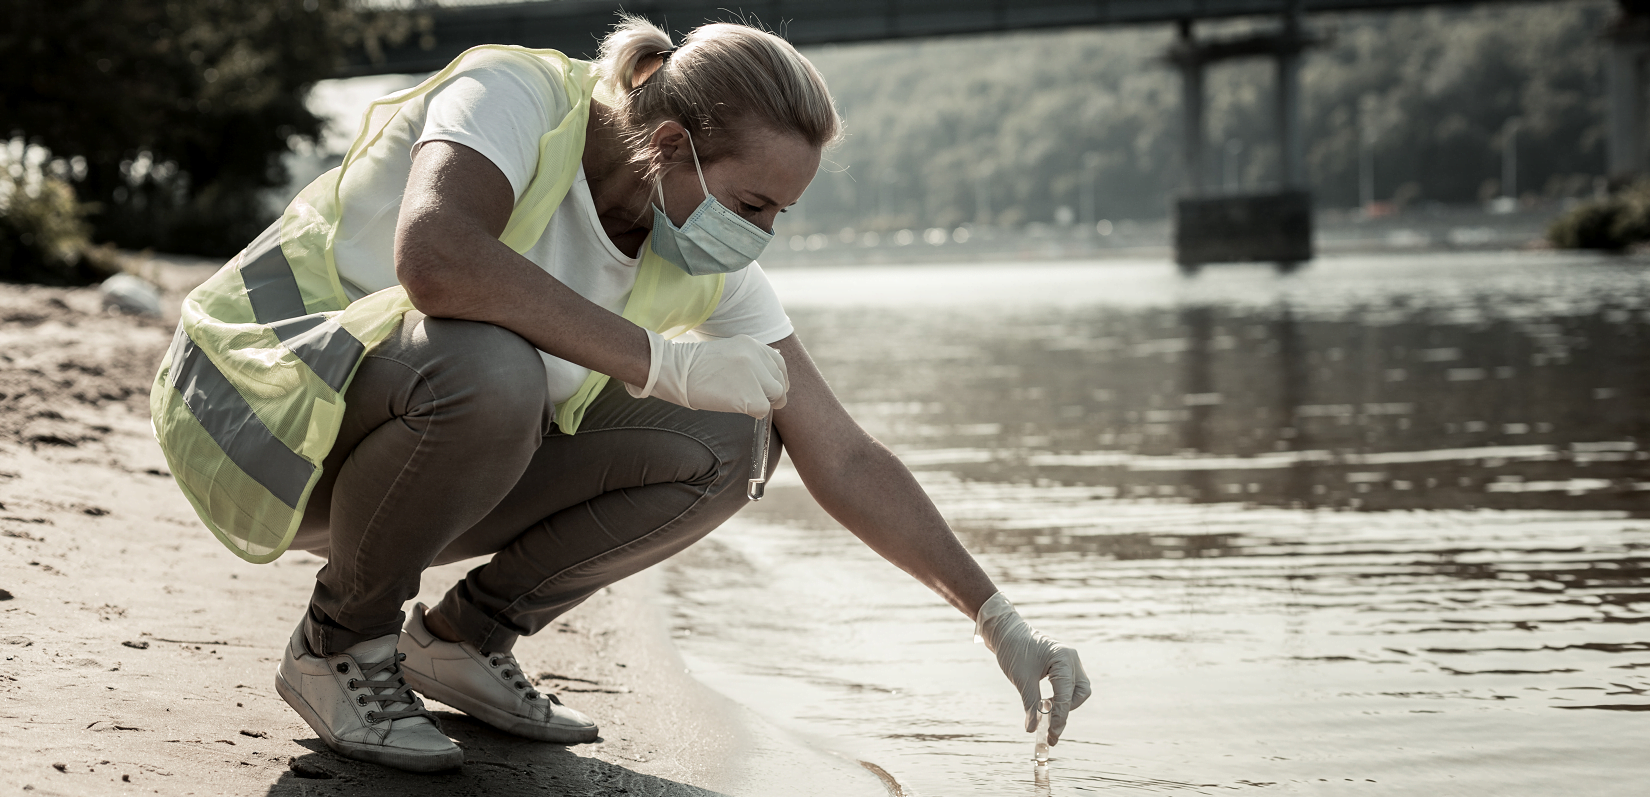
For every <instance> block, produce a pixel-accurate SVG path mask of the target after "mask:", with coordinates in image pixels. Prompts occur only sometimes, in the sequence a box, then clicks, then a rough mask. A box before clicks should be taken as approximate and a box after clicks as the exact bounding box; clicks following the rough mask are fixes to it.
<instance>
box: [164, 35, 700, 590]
mask: <svg viewBox="0 0 1650 797" xmlns="http://www.w3.org/2000/svg"><path fill="white" fill-rule="evenodd" d="M498 58H504V59H509V60H511V61H512V62H514V63H515V64H516V65H517V66H519V67H520V71H521V72H523V73H524V77H526V78H527V79H531V80H536V81H538V82H539V83H540V86H539V88H540V90H542V91H544V92H547V93H559V94H562V95H564V96H566V97H567V98H568V99H569V101H570V104H571V105H572V110H571V111H569V112H568V114H567V116H566V117H565V118H563V119H562V120H561V122H560V123H559V124H558V125H557V126H556V127H555V128H554V129H552V130H547V131H545V132H544V133H543V135H542V136H541V137H540V139H539V159H538V167H537V171H536V172H535V174H534V176H533V179H532V180H531V181H530V182H529V183H528V186H527V190H526V191H525V192H524V193H523V194H522V197H521V199H520V200H519V201H518V202H517V203H516V206H515V209H514V211H513V212H512V213H511V215H510V220H509V222H508V223H507V224H506V225H505V228H504V233H503V234H502V235H500V236H499V239H500V240H501V241H503V242H504V243H505V244H507V245H508V246H509V247H510V248H511V249H514V250H515V251H517V252H526V251H527V250H528V249H529V248H530V247H532V246H533V244H535V243H536V242H537V241H538V239H539V237H540V235H542V234H543V232H544V229H545V225H546V224H548V223H549V221H550V216H551V214H553V213H554V212H555V210H556V208H557V207H558V206H560V205H561V202H562V200H563V199H564V198H565V197H566V196H567V192H568V190H569V189H571V187H572V185H573V180H574V178H575V177H576V176H577V174H578V168H579V161H580V158H581V157H582V155H583V153H584V137H585V125H586V123H587V122H588V120H589V116H590V102H591V99H592V97H593V96H595V94H596V92H597V85H596V76H595V74H594V68H593V65H592V64H590V63H588V62H584V61H577V60H573V59H570V58H568V57H566V56H565V55H562V54H561V53H559V52H556V51H554V50H529V49H526V48H522V47H515V46H505V45H484V46H481V47H475V48H472V49H470V50H467V51H465V52H464V54H462V55H460V56H459V57H458V58H457V59H455V60H454V61H453V62H452V63H451V64H449V65H448V66H447V67H446V68H445V69H443V70H441V71H440V72H438V73H436V74H435V75H433V76H432V77H430V78H429V79H428V80H426V81H424V82H423V83H421V84H419V85H417V86H415V87H413V88H410V89H407V90H406V91H402V92H398V93H395V94H391V95H389V96H387V97H384V98H382V99H380V100H378V101H376V102H374V103H372V105H371V106H369V107H368V109H367V112H366V114H365V117H364V119H363V120H362V123H361V128H360V132H359V133H358V134H357V136H356V138H355V141H354V143H353V144H352V145H351V146H350V149H349V152H348V154H347V155H345V157H344V161H343V163H342V164H340V165H339V166H338V167H337V168H335V169H333V170H332V171H330V172H327V173H326V174H323V175H321V176H320V177H318V178H316V179H315V181H314V182H312V183H310V184H309V185H308V186H307V187H305V188H304V190H303V191H301V192H300V193H299V194H298V196H297V197H296V198H295V199H293V200H292V203H291V204H289V205H288V206H287V208H286V210H285V212H284V213H282V215H281V219H280V221H278V222H277V223H275V224H274V225H272V226H271V227H270V228H269V229H268V230H266V231H265V232H264V233H263V235H260V236H259V237H258V240H256V241H254V242H253V243H252V245H250V246H248V247H247V248H246V249H245V250H244V251H242V252H241V253H240V254H238V255H236V256H235V257H234V258H233V259H231V260H230V261H229V262H228V263H226V264H224V267H223V268H221V269H219V270H218V272H217V273H216V274H214V275H213V276H212V277H211V278H210V279H208V280H207V281H206V282H204V283H202V284H201V286H200V287H198V288H196V289H195V290H194V291H192V292H190V294H189V296H188V298H186V299H185V300H184V303H183V312H182V322H181V323H180V324H179V325H178V330H177V333H176V334H175V335H174V336H173V339H172V347H171V349H170V351H168V353H167V356H166V359H165V360H164V361H163V362H162V363H161V366H160V372H159V373H158V374H156V375H155V382H154V385H153V387H152V388H151V390H150V393H149V410H150V414H151V417H152V420H153V423H154V428H155V437H156V439H158V440H159V441H160V446H161V449H162V450H163V451H164V452H165V454H166V461H167V463H168V464H169V465H170V466H171V469H172V475H173V477H174V478H175V479H176V480H177V483H178V486H179V487H181V488H182V489H183V493H184V495H185V496H187V497H188V498H189V502H190V503H191V504H193V505H194V507H195V512H196V513H197V514H199V515H200V519H201V522H203V523H205V524H206V526H207V527H208V528H210V529H211V530H212V533H213V534H214V535H216V536H217V538H218V539H219V540H220V541H222V542H223V544H224V545H227V546H229V549H230V550H232V551H234V552H235V553H236V554H237V555H239V556H240V557H241V558H243V559H246V560H247V561H249V562H259V563H262V562H269V561H273V560H274V559H275V558H276V557H278V556H280V555H281V554H282V553H284V552H285V551H286V548H287V546H288V545H290V544H291V543H292V538H293V535H294V534H296V533H297V530H298V524H299V522H300V521H301V520H302V519H303V515H304V506H305V505H306V504H307V503H308V501H309V496H310V493H311V492H313V491H314V489H315V485H316V483H317V482H319V481H320V479H321V465H322V462H323V461H324V460H325V459H326V456H327V453H328V452H329V451H331V449H332V445H333V443H334V441H335V440H336V439H337V437H338V430H339V427H340V425H341V422H342V420H343V416H344V393H345V391H346V390H347V389H348V387H349V383H350V380H351V379H352V378H353V377H354V375H355V371H356V368H357V367H358V366H359V365H360V363H361V360H362V358H363V357H365V356H366V354H367V352H368V351H370V350H371V349H372V348H373V346H375V345H377V344H378V343H379V342H381V341H383V340H384V338H386V337H387V336H388V335H389V334H390V333H391V332H392V331H394V329H395V327H396V325H397V324H398V323H399V322H400V320H401V316H402V314H403V313H405V312H406V311H408V310H410V309H412V302H411V301H409V300H408V298H407V293H406V291H405V290H404V289H403V288H401V287H399V286H397V287H394V288H389V289H386V290H382V291H378V292H377V293H373V294H369V295H367V296H365V297H362V298H360V299H358V300H356V301H354V302H351V301H350V300H349V298H348V297H347V296H346V295H345V293H344V288H343V285H342V283H341V282H340V281H339V278H338V267H337V265H336V262H335V261H334V259H333V248H332V244H333V239H334V236H336V235H337V233H338V227H339V223H340V217H341V215H342V209H343V207H344V201H343V192H344V191H345V190H346V189H345V187H344V186H345V184H344V181H343V176H344V174H345V173H346V172H347V171H348V170H350V169H352V168H353V169H361V168H368V169H370V168H372V160H373V159H374V157H378V156H379V154H378V153H375V152H374V151H373V150H374V148H373V145H374V144H375V143H377V142H378V141H379V140H380V139H381V138H382V136H383V134H384V131H385V130H386V129H387V128H388V127H389V125H390V123H391V122H392V121H393V120H394V119H395V117H396V115H397V114H398V113H400V112H401V111H402V109H403V107H404V106H405V105H406V104H407V103H408V102H409V101H411V100H414V99H416V98H418V97H421V96H423V95H425V94H428V93H429V92H431V91H433V90H435V89H436V88H438V87H440V86H441V85H442V84H443V83H445V82H446V81H447V80H448V79H449V78H451V77H453V76H454V74H455V73H457V72H459V71H460V70H462V69H464V68H465V66H466V65H467V64H471V63H474V62H475V61H477V60H480V59H498ZM598 99H603V100H604V101H606V100H609V99H611V98H605V97H600V98H598ZM381 151H382V150H381V149H380V152H381ZM642 252H643V253H644V254H643V256H642V259H641V263H640V265H639V266H638V270H637V276H636V285H635V287H634V288H633V289H632V290H631V293H630V296H629V298H628V299H627V300H626V303H625V307H624V311H623V316H624V317H625V318H626V319H629V320H630V321H631V322H633V323H635V324H637V325H639V326H642V327H646V328H648V329H652V330H654V331H655V332H658V333H660V334H661V335H663V336H665V337H666V338H673V337H676V336H678V335H680V334H682V333H683V332H686V331H688V330H691V329H693V328H695V327H697V326H699V325H700V324H701V323H703V322H704V321H705V319H707V318H709V317H710V315H711V313H712V312H713V311H714V310H715V309H716V305H717V303H718V302H720V301H721V298H722V288H723V281H724V277H723V275H721V274H714V275H706V276H700V277H694V276H689V275H688V274H687V273H686V272H684V271H682V270H681V269H680V268H678V267H677V266H676V265H674V264H672V263H670V262H668V261H666V260H664V259H663V258H661V257H659V256H658V255H656V254H654V253H653V251H652V247H651V246H650V245H649V243H648V242H644V243H643V244H642ZM607 380H608V377H607V376H606V375H605V374H599V373H594V372H592V373H591V374H590V377H589V378H588V379H586V380H585V382H584V384H583V385H582V386H581V387H580V389H579V390H578V392H577V393H575V394H574V395H573V397H572V398H570V399H568V400H567V401H565V402H562V403H561V404H559V405H557V406H556V425H557V426H558V427H559V428H560V429H561V430H562V431H563V432H565V433H567V434H573V433H575V432H577V431H578V427H579V422H580V420H581V419H582V418H583V417H584V412H585V409H586V408H587V407H589V405H590V403H591V402H592V401H594V400H595V398H596V394H597V393H599V392H600V391H601V389H602V387H603V386H604V385H606V384H607Z"/></svg>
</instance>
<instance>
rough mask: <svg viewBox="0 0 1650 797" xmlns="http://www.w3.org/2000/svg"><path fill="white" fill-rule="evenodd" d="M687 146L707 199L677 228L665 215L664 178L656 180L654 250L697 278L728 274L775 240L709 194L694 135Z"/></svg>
mask: <svg viewBox="0 0 1650 797" xmlns="http://www.w3.org/2000/svg"><path fill="white" fill-rule="evenodd" d="M688 147H689V150H690V151H691V152H692V153H693V169H694V171H696V172H698V173H699V188H700V189H702V190H703V191H704V192H705V201H703V202H701V203H699V207H698V208H696V209H695V210H694V211H693V215H691V216H688V218H687V221H685V222H683V223H682V226H681V227H677V226H676V225H674V224H671V223H670V217H669V216H668V215H666V214H665V210H664V205H665V186H664V181H663V180H660V181H657V182H656V183H654V187H655V188H657V189H658V192H659V203H658V204H656V205H654V206H653V244H652V246H653V253H654V254H656V255H658V256H660V257H662V258H664V259H666V260H669V261H670V262H672V263H675V264H676V265H677V266H679V267H680V268H681V269H682V270H683V271H686V272H687V273H689V274H692V275H693V276H695V277H697V276H700V275H702V274H726V273H728V272H730V271H738V270H739V269H742V268H744V267H746V266H748V265H750V264H751V261H753V260H755V259H756V256H757V255H760V254H762V250H763V249H766V248H767V247H768V242H769V241H772V240H773V233H771V232H767V231H766V230H763V229H762V228H761V227H758V226H756V225H755V224H752V223H750V222H748V221H746V220H744V219H742V218H740V217H739V214H737V213H734V212H733V211H731V210H728V208H727V206H726V205H723V204H722V203H721V202H718V201H716V197H713V196H711V195H710V187H709V186H707V185H705V170H704V169H702V168H700V167H699V151H698V149H697V148H695V147H694V146H693V135H692V134H691V133H690V134H689V135H688Z"/></svg>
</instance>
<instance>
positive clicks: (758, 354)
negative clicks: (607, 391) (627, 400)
mask: <svg viewBox="0 0 1650 797" xmlns="http://www.w3.org/2000/svg"><path fill="white" fill-rule="evenodd" d="M647 341H648V348H649V350H650V351H649V353H650V354H651V356H652V362H651V363H649V365H648V369H647V384H645V385H643V386H641V387H640V388H638V387H636V386H635V385H631V384H626V385H625V390H626V391H628V392H629V393H630V395H631V396H633V397H635V398H647V397H648V396H657V397H659V398H662V399H664V400H665V401H668V402H670V403H672V404H680V405H682V406H684V407H687V408H688V409H690V410H716V411H718V412H742V413H744V414H746V415H750V416H753V417H756V418H763V417H766V416H767V414H768V413H769V412H770V411H772V410H777V409H779V408H781V407H783V406H785V392H786V391H788V390H790V389H791V380H790V377H789V376H788V375H787V374H786V372H785V358H784V357H781V356H780V354H779V352H778V351H775V350H774V348H773V347H772V346H765V345H763V344H761V343H757V342H756V339H755V338H753V337H751V336H749V335H735V336H733V337H731V338H723V339H720V340H707V341H699V342H691V343H689V342H683V343H672V342H671V341H668V340H665V338H664V336H663V335H660V334H659V333H657V332H654V331H652V330H647Z"/></svg>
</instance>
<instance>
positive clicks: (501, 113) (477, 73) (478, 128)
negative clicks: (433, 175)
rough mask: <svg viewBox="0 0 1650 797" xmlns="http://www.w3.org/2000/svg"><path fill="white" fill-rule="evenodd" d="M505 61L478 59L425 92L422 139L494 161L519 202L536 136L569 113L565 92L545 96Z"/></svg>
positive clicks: (529, 176)
mask: <svg viewBox="0 0 1650 797" xmlns="http://www.w3.org/2000/svg"><path fill="white" fill-rule="evenodd" d="M519 70H520V68H519V67H518V66H516V65H515V64H513V63H511V62H510V61H508V60H502V59H482V60H480V61H479V62H478V63H477V64H476V65H474V66H472V67H469V68H467V69H464V70H463V71H461V72H459V73H458V74H457V75H455V76H454V77H453V78H452V79H450V80H448V81H447V82H446V83H445V84H444V85H442V86H441V88H439V89H436V90H435V91H433V92H431V93H430V98H429V106H428V111H427V113H426V116H425V118H424V130H423V132H422V133H421V134H420V135H419V137H418V141H417V142H416V143H414V144H413V151H414V152H416V151H417V150H418V147H419V146H420V145H422V144H423V143H424V142H426V141H451V142H453V143H456V144H463V145H464V146H466V147H469V148H470V149H473V150H475V151H476V152H479V153H481V154H482V156H484V157H486V158H487V160H490V161H492V162H493V165H495V166H497V167H498V169H499V171H501V172H503V173H504V176H505V178H507V179H508V180H509V181H510V187H511V188H512V189H514V191H515V198H516V200H518V201H519V200H520V199H521V195H522V193H523V192H525V191H526V190H527V184H528V183H530V182H532V180H533V175H534V174H535V173H536V172H537V170H538V161H539V135H540V134H541V133H542V132H543V131H545V130H551V129H554V128H555V127H556V126H557V125H558V124H560V123H561V120H562V119H563V118H564V117H565V116H567V113H568V111H570V110H571V109H572V106H571V103H570V102H569V101H568V98H567V97H566V95H565V94H562V93H560V92H555V93H553V94H550V95H547V94H546V92H545V90H544V88H543V81H542V80H537V79H535V76H529V75H523V74H522V73H521V72H520V71H519Z"/></svg>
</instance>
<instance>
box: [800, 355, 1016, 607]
mask: <svg viewBox="0 0 1650 797" xmlns="http://www.w3.org/2000/svg"><path fill="white" fill-rule="evenodd" d="M774 347H775V348H777V349H779V352H780V353H781V354H783V355H784V356H785V364H786V367H787V368H788V369H789V371H790V379H791V391H790V394H789V403H787V404H786V405H785V408H784V409H781V410H779V411H778V412H776V413H775V414H774V423H775V424H776V426H777V428H778V430H779V435H780V439H781V440H783V441H784V444H785V450H786V451H787V452H788V453H789V454H790V457H791V462H792V463H793V464H795V465H796V470H797V474H798V475H800V476H801V477H802V483H803V484H805V485H807V487H808V492H810V493H812V494H813V497H814V500H816V501H818V502H819V505H820V506H821V507H823V508H824V509H825V511H826V512H829V513H830V514H831V517H834V518H836V520H837V522H839V523H841V524H842V525H843V526H846V527H847V528H848V530H849V531H851V532H853V533H854V535H855V536H857V537H859V538H860V540H862V541H864V542H865V544H866V545H868V546H870V548H871V550H874V551H876V552H877V553H878V554H880V555H881V556H882V558H884V559H887V560H888V561H890V562H892V563H894V565H895V566H897V567H899V568H900V569H901V570H904V571H905V572H907V573H910V574H911V575H912V576H913V577H914V578H916V579H917V580H918V581H921V582H922V583H924V584H926V585H928V587H929V588H930V589H932V590H934V591H935V592H938V593H939V594H940V595H941V596H943V597H944V598H945V599H946V601H948V602H949V603H950V604H951V605H952V606H955V607H957V609H958V610H959V611H961V612H962V613H963V614H966V615H968V616H969V618H970V619H972V618H974V616H975V614H976V613H977V612H978V611H979V608H980V604H982V603H985V602H986V600H987V599H988V598H990V597H991V596H992V594H993V593H995V592H996V591H997V588H996V586H994V585H993V584H992V583H991V578H990V577H989V576H987V575H986V574H985V571H984V570H981V569H980V565H979V563H977V562H975V561H974V557H973V556H970V555H969V553H968V550H967V549H966V548H963V546H962V543H961V542H959V541H958V540H957V535H955V534H953V533H952V532H951V527H950V526H949V525H947V524H946V522H945V518H943V517H940V511H939V510H938V509H937V508H935V507H934V502H933V501H931V500H929V498H928V494H927V493H925V492H923V489H922V486H921V485H919V484H917V480H916V477H914V476H912V475H911V471H910V470H908V469H906V467H905V465H904V464H902V463H901V462H900V461H899V458H897V457H895V456H894V453H893V452H892V451H889V450H888V448H887V447H886V446H884V445H882V444H881V443H879V442H877V441H876V439H875V438H873V437H871V436H870V435H869V434H866V432H865V430H864V429H861V428H860V426H859V424H858V423H856V422H854V419H853V418H852V417H849V415H848V413H847V411H846V410H844V409H843V408H842V404H841V402H839V401H837V399H836V396H835V395H834V394H833V393H832V392H831V388H830V386H829V385H828V384H826V383H825V377H824V376H822V375H821V374H820V373H819V369H818V367H816V366H815V365H814V361H813V358H812V357H809V356H808V351H807V349H805V348H803V346H802V341H801V340H799V339H798V338H797V336H795V335H792V336H790V337H788V338H786V339H784V340H782V341H779V342H778V343H776V344H774Z"/></svg>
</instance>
